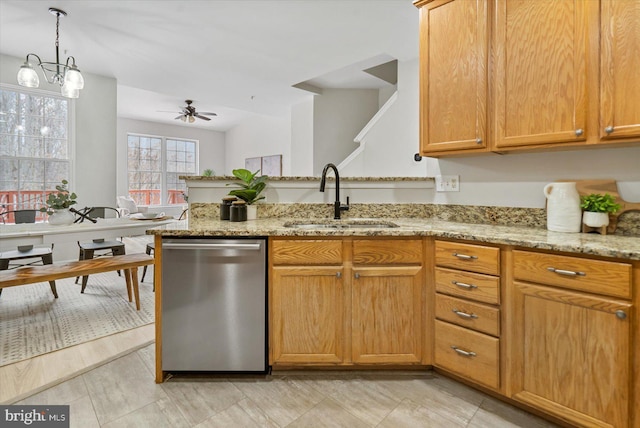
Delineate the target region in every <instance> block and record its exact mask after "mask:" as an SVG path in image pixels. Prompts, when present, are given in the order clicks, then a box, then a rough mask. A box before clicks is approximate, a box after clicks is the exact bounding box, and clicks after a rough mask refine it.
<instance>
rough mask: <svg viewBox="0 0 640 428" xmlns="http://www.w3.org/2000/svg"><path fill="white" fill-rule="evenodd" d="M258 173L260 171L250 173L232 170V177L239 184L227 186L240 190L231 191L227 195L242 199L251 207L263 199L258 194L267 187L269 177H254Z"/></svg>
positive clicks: (242, 169) (243, 170)
mask: <svg viewBox="0 0 640 428" xmlns="http://www.w3.org/2000/svg"><path fill="white" fill-rule="evenodd" d="M259 172H260V170H257V171H256V172H254V173H252V172H251V171H249V170H248V169H244V168H241V169H234V170H233V171H232V173H233V176H234V177H236V178H237V179H239V180H240V181H241V183H229V184H232V185H236V186H239V187H240V189H236V190H232V191H230V192H229V194H230V195H231V196H236V197H238V198H240V199H242V200H243V201H245V202H246V203H247V205H252V204H254V203H256V202H258V201H259V200H261V199H264V196H260V194H261V193H262V191H263V190H264V189H265V187H267V180H268V179H269V177H268V176H267V175H261V176H259V177H256V176H257V174H258V173H259ZM229 184H228V185H229Z"/></svg>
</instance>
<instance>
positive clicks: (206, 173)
mask: <svg viewBox="0 0 640 428" xmlns="http://www.w3.org/2000/svg"><path fill="white" fill-rule="evenodd" d="M213 174H215V171H214V170H212V169H210V168H207V169H205V170H204V171H202V176H203V177H213Z"/></svg>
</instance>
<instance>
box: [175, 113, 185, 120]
mask: <svg viewBox="0 0 640 428" xmlns="http://www.w3.org/2000/svg"><path fill="white" fill-rule="evenodd" d="M182 116H184V114H181V115H180V116H177V117H174V119H180V118H182Z"/></svg>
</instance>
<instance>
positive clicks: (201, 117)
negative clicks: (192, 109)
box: [194, 113, 211, 120]
mask: <svg viewBox="0 0 640 428" xmlns="http://www.w3.org/2000/svg"><path fill="white" fill-rule="evenodd" d="M194 116H195V117H197V118H198V119H204V120H211V119H209V118H208V117H206V116H202V115H200V113H194Z"/></svg>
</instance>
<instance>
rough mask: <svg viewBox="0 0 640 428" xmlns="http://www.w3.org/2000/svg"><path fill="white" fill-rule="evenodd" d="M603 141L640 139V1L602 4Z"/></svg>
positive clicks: (611, 0) (616, 0)
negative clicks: (639, 53)
mask: <svg viewBox="0 0 640 428" xmlns="http://www.w3.org/2000/svg"><path fill="white" fill-rule="evenodd" d="M600 23H601V24H600V25H601V27H602V28H601V38H600V43H601V60H600V85H601V92H600V137H601V138H603V139H607V140H608V139H614V140H615V139H618V138H629V137H639V136H640V72H639V70H640V55H638V52H639V51H640V1H638V0H628V1H627V0H625V1H620V0H602V2H601V20H600Z"/></svg>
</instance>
